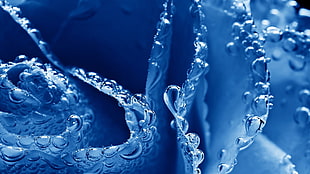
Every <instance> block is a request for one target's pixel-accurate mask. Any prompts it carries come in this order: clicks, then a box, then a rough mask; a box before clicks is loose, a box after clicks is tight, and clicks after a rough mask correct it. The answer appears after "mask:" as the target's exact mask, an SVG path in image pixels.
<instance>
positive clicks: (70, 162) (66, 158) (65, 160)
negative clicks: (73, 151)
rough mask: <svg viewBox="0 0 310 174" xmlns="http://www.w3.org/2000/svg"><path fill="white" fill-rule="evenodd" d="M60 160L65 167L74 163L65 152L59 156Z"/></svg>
mask: <svg viewBox="0 0 310 174" xmlns="http://www.w3.org/2000/svg"><path fill="white" fill-rule="evenodd" d="M60 157H61V159H62V160H63V162H64V163H65V164H66V165H67V166H73V165H74V163H75V161H74V160H73V158H72V156H71V155H70V154H69V153H67V152H65V153H63V154H61V156H60Z"/></svg>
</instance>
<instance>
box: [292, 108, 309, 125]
mask: <svg viewBox="0 0 310 174" xmlns="http://www.w3.org/2000/svg"><path fill="white" fill-rule="evenodd" d="M309 117H310V110H309V108H307V107H298V108H297V109H296V111H295V114H294V120H295V122H296V123H297V124H298V125H300V126H301V127H305V126H306V125H307V124H309Z"/></svg>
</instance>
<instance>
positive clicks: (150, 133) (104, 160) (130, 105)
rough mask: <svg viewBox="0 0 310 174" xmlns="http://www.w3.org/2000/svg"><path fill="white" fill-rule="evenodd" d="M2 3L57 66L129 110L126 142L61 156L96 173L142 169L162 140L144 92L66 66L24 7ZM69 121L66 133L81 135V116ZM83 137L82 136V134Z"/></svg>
mask: <svg viewBox="0 0 310 174" xmlns="http://www.w3.org/2000/svg"><path fill="white" fill-rule="evenodd" d="M0 3H1V4H0V5H1V7H2V8H3V9H4V10H5V11H6V12H8V13H9V14H10V15H11V17H12V18H13V19H14V20H15V21H16V22H17V23H18V24H19V25H20V26H21V27H22V28H23V29H24V30H25V31H27V33H28V34H29V36H30V37H31V38H32V39H33V40H34V42H35V43H36V44H37V46H38V47H39V48H40V49H41V51H42V53H43V54H44V55H45V56H46V57H47V58H48V59H49V60H50V62H51V63H52V64H53V65H55V66H56V67H58V68H60V69H61V70H63V71H64V72H66V73H68V74H71V75H73V76H75V77H77V78H79V79H80V80H82V81H83V82H85V83H87V84H89V85H91V86H93V87H95V88H96V89H98V90H99V91H101V92H103V93H105V94H107V95H109V96H111V97H113V98H115V99H116V100H117V101H118V102H119V105H120V106H121V107H123V108H124V110H125V120H126V123H127V125H128V128H129V130H130V133H131V136H130V138H129V139H128V140H127V141H126V142H125V143H123V144H121V145H117V146H110V147H104V148H85V149H79V150H72V149H71V150H70V151H67V152H62V155H61V159H62V161H63V163H65V164H66V166H69V167H70V166H74V167H77V168H79V169H81V170H84V171H88V172H89V171H93V172H96V173H98V172H99V173H110V172H125V173H126V172H128V171H132V168H131V167H135V166H136V168H139V167H137V166H142V165H143V157H142V156H150V153H152V152H153V151H154V149H155V147H156V145H155V142H156V141H157V140H158V134H157V130H156V127H155V120H156V117H155V113H154V111H153V110H151V109H150V106H149V104H148V101H147V99H146V97H145V96H143V95H141V94H136V95H132V94H131V93H130V92H129V91H127V90H125V89H123V87H122V86H121V85H118V84H117V83H116V82H115V81H114V80H109V79H106V78H102V77H100V76H99V75H98V74H96V73H94V72H85V71H84V70H83V69H81V68H71V69H68V68H65V67H64V66H63V65H62V64H61V63H60V62H59V61H58V59H57V57H56V56H55V55H54V54H53V52H52V51H51V50H50V49H49V46H48V44H47V43H46V42H44V41H43V39H42V37H41V34H40V32H39V30H37V29H35V28H33V27H32V26H31V24H30V21H29V20H28V19H27V18H22V17H20V16H21V12H20V9H19V8H17V7H13V6H11V5H10V4H9V3H8V2H7V1H5V0H3V1H1V2H0ZM68 121H69V123H68V124H67V125H69V126H68V128H67V129H66V130H65V132H64V133H63V134H65V133H66V132H71V134H72V132H75V133H76V134H77V135H75V136H77V137H79V133H78V131H79V130H80V129H81V124H82V125H83V124H84V123H83V121H82V120H81V119H80V118H79V116H75V115H74V116H73V115H71V116H70V117H69V118H68ZM87 128H89V126H88V127H87ZM35 138H36V137H35ZM46 138H47V137H46ZM80 138H82V137H81V136H80ZM48 139H49V140H50V139H51V137H48ZM46 141H47V139H46ZM68 142H70V141H68ZM41 150H42V149H40V151H41Z"/></svg>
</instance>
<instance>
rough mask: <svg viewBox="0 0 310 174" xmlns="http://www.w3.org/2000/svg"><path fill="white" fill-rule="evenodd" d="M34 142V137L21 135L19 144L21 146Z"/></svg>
mask: <svg viewBox="0 0 310 174" xmlns="http://www.w3.org/2000/svg"><path fill="white" fill-rule="evenodd" d="M33 142H34V140H33V138H32V137H29V136H25V137H24V136H21V137H19V141H18V143H19V145H20V146H26V147H27V146H30V145H31V144H32V143H33Z"/></svg>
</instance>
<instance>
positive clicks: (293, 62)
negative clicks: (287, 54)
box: [289, 58, 306, 71]
mask: <svg viewBox="0 0 310 174" xmlns="http://www.w3.org/2000/svg"><path fill="white" fill-rule="evenodd" d="M289 66H290V68H291V69H292V70H293V71H302V70H304V69H305V67H306V62H305V61H304V60H303V59H298V58H293V59H290V60H289Z"/></svg>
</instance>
